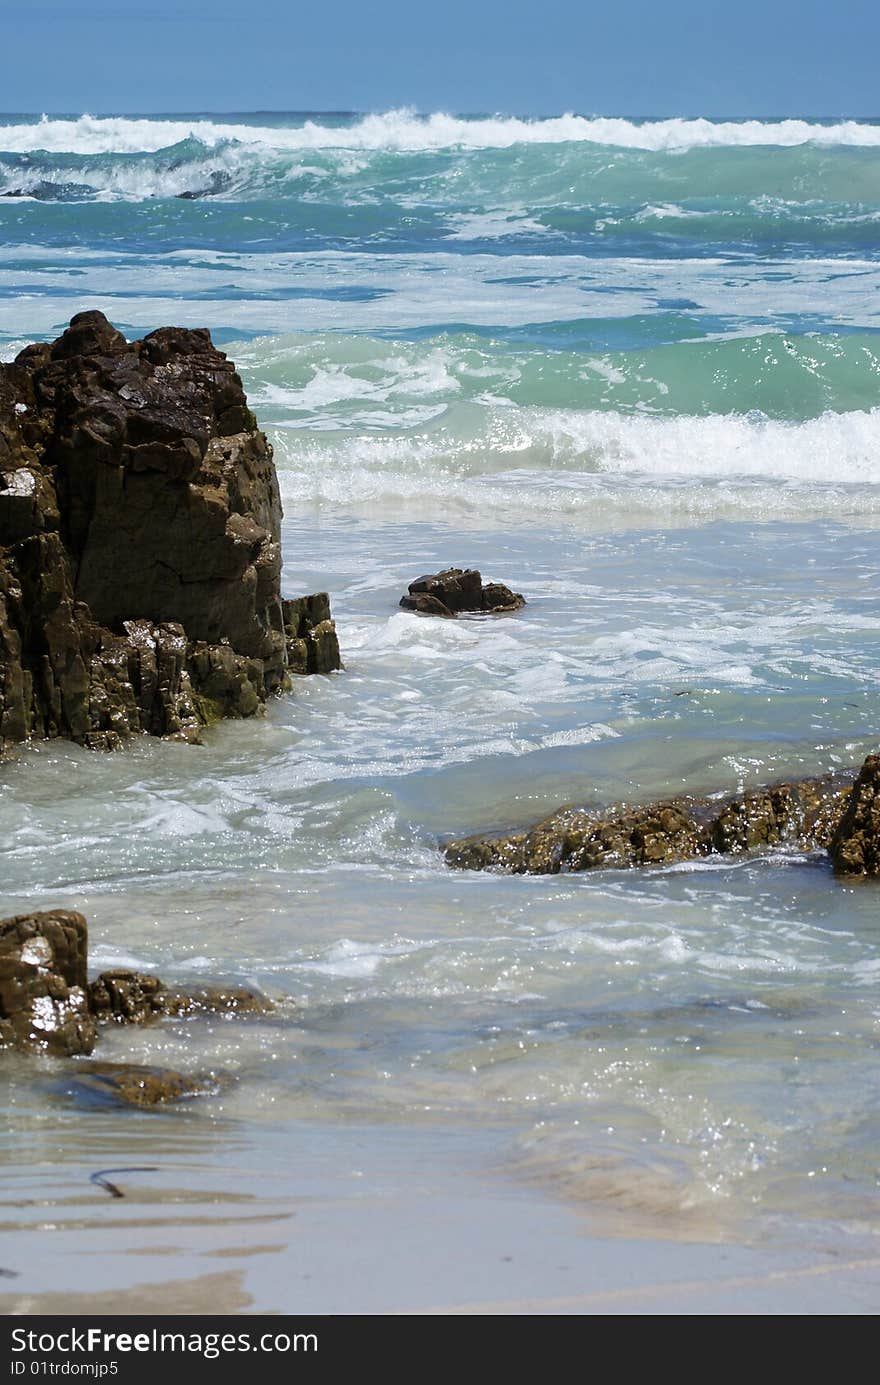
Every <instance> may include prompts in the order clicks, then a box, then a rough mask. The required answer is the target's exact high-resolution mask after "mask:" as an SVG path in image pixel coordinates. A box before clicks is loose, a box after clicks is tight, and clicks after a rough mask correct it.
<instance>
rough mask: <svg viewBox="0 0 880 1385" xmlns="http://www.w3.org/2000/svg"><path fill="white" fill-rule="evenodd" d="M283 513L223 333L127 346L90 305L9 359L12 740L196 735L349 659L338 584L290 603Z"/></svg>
mask: <svg viewBox="0 0 880 1385" xmlns="http://www.w3.org/2000/svg"><path fill="white" fill-rule="evenodd" d="M280 524H281V503H280V498H279V492H278V482H277V477H276V474H275V468H274V465H273V461H272V450H271V448H270V446H269V444H268V442H267V441H266V438H265V436H264V435H263V433H261V432H260V431H259V429H258V428H257V425H256V420H255V419H254V416H253V414H252V413H251V411H250V409H249V408H248V406H247V400H246V398H245V394H244V390H243V388H242V384H241V380H240V379H239V377H238V375H237V374H236V372H235V368H234V366H233V365H232V363H231V362H230V361H228V360H227V359H226V357H225V355H224V354H223V353H222V352H221V351H217V350H216V349H215V347H214V346H213V345H212V343H211V338H210V335H209V334H208V332H207V331H204V330H198V331H188V330H183V329H180V328H162V329H160V330H159V331H157V332H152V333H150V335H149V336H146V337H144V339H143V340H142V341H135V342H127V341H126V340H125V338H124V337H123V336H122V335H121V333H119V332H117V331H115V329H114V328H113V327H111V325H110V323H109V322H108V321H107V319H106V318H105V317H104V316H103V315H102V314H101V313H98V312H89V313H80V314H78V315H77V316H76V317H74V318H73V319H72V320H71V323H70V326H69V327H68V329H67V331H66V332H64V333H63V335H62V336H61V337H59V338H58V340H57V341H55V342H52V343H46V344H39V345H34V346H29V347H26V348H25V350H24V351H22V352H21V353H20V355H19V356H18V357H17V358H16V360H15V361H14V362H13V363H12V364H11V365H0V748H3V747H4V746H7V745H9V744H11V743H13V742H16V741H22V740H25V739H27V738H29V737H51V736H66V737H69V738H70V739H72V740H75V741H79V742H81V743H83V744H85V745H90V746H95V747H101V748H113V747H115V746H117V745H118V744H119V743H120V742H121V741H122V740H123V739H124V738H125V737H127V736H130V735H132V734H134V733H136V732H140V731H145V732H149V733H151V734H154V735H171V736H177V737H182V738H186V739H197V738H198V734H199V730H200V727H201V726H203V725H205V724H206V723H208V722H211V721H213V720H216V719H218V718H220V717H225V716H252V715H253V714H254V713H256V712H258V711H259V710H260V709H261V707H262V706H263V705H264V703H265V702H266V700H267V698H268V697H270V696H271V695H272V694H273V693H277V692H280V691H282V690H284V689H286V688H287V687H288V686H289V675H290V673H291V672H293V671H296V672H309V671H312V669H313V668H314V669H318V668H320V669H321V671H328V670H329V669H331V668H338V667H339V653H338V646H336V642H335V633H334V632H333V630H332V622H330V620H329V606H328V603H327V599H326V597H325V596H319V597H309V598H304V599H303V601H300V602H289V603H284V602H282V600H281V595H280V573H281V549H280V543H279V538H280ZM313 616H317V617H318V618H317V619H316V620H315V621H314V623H313V624H310V618H311V617H313ZM294 627H295V630H294ZM318 627H320V628H318ZM328 627H329V628H328ZM303 643H305V645H306V658H305V659H303V657H302V645H303Z"/></svg>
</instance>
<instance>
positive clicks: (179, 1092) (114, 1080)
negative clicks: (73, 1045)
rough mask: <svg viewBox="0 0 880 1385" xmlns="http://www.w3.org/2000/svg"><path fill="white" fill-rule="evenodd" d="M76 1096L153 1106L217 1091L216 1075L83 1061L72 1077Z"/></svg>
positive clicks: (106, 1102) (118, 1103)
mask: <svg viewBox="0 0 880 1385" xmlns="http://www.w3.org/2000/svg"><path fill="white" fill-rule="evenodd" d="M69 1086H70V1088H71V1089H72V1091H73V1094H74V1096H78V1097H79V1098H80V1099H84V1100H85V1101H86V1103H87V1104H89V1105H94V1104H95V1103H98V1104H111V1105H121V1106H137V1107H139V1108H141V1109H149V1108H151V1107H155V1106H167V1105H168V1104H169V1103H170V1102H174V1101H183V1100H185V1099H186V1098H188V1097H194V1096H201V1095H204V1094H205V1093H207V1092H212V1091H216V1088H217V1084H216V1081H215V1080H214V1079H212V1078H205V1077H188V1076H185V1075H184V1074H183V1073H181V1072H177V1071H176V1069H174V1068H156V1067H146V1066H142V1065H140V1064H137V1063H95V1062H88V1063H81V1064H78V1065H77V1068H76V1072H75V1073H74V1074H73V1075H72V1077H71V1078H70V1081H69Z"/></svg>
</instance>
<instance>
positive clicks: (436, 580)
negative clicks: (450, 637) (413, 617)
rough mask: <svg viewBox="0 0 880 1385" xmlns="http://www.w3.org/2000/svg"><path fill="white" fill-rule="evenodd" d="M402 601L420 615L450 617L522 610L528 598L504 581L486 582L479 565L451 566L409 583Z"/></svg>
mask: <svg viewBox="0 0 880 1385" xmlns="http://www.w3.org/2000/svg"><path fill="white" fill-rule="evenodd" d="M400 604H401V606H402V607H403V609H404V610H405V611H415V612H416V614H417V615H422V616H445V617H447V618H449V617H454V616H456V615H458V613H459V611H476V612H482V613H483V614H486V615H501V614H503V613H504V612H507V611H520V610H522V608H523V606H524V605H525V604H526V599H525V597H524V596H522V594H521V593H520V592H514V591H511V589H510V587H505V586H504V585H503V583H501V582H486V583H484V582H483V579H482V577H481V576H480V574H479V572H477V570H476V568H460V567H448V568H444V570H443V571H442V572H437V573H434V574H432V575H428V576H425V577H417V578H416V580H415V581H414V582H410V584H409V592H408V595H406V596H402V597H401V598H400Z"/></svg>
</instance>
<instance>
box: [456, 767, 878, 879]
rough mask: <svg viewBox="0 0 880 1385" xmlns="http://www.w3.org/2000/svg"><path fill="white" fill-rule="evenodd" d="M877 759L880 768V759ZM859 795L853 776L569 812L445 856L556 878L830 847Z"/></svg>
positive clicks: (463, 843) (476, 840) (466, 843)
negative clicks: (765, 851) (574, 873)
mask: <svg viewBox="0 0 880 1385" xmlns="http://www.w3.org/2000/svg"><path fill="white" fill-rule="evenodd" d="M873 758H875V759H878V763H880V757H873ZM852 789H853V775H852V774H844V773H840V774H828V775H824V776H822V777H821V778H817V779H800V780H795V781H792V782H790V783H784V784H777V785H773V786H771V787H769V788H766V789H756V790H753V791H751V792H749V793H745V794H733V795H728V796H727V797H724V798H716V799H709V798H691V797H687V796H681V797H676V798H670V799H667V800H665V801H662V802H659V803H652V804H648V805H645V806H636V807H630V806H628V805H619V806H618V807H614V808H610V809H591V808H577V807H566V808H561V809H560V810H559V811H558V812H556V813H553V814H552V815H551V816H550V817H548V818H546V819H544V821H543V822H540V823H538V824H537V825H536V826H535V827H533V828H531V829H530V830H527V831H523V832H512V833H506V834H501V835H498V836H495V835H484V834H477V835H475V836H471V837H463V838H460V839H458V840H456V841H452V842H449V843H448V844H447V846H446V848H445V856H446V861H447V864H448V865H450V866H453V867H456V868H458V869H460V870H499V871H506V872H509V873H511V874H515V875H553V874H556V873H557V872H561V871H582V870H594V869H596V868H597V867H602V866H604V867H606V868H618V869H619V868H623V867H628V866H650V865H671V864H675V863H676V862H679V861H687V860H690V859H693V858H695V857H700V856H708V855H712V854H716V853H722V854H729V855H737V854H742V853H744V852H749V851H756V850H760V849H761V848H768V847H772V846H782V845H789V846H792V847H796V848H799V849H802V850H818V849H823V848H828V847H829V846H830V845H831V842H832V838H833V836H834V834H835V831H836V830H837V829H838V824H840V822H841V819H842V818H843V816H844V811H845V809H846V807H847V803H848V801H849V798H850V792H851V790H852Z"/></svg>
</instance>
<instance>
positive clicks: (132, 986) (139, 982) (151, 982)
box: [88, 970, 273, 1024]
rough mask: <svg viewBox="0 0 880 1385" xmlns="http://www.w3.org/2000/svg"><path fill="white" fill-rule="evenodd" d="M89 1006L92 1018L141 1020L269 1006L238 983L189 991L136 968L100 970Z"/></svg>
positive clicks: (261, 1010)
mask: <svg viewBox="0 0 880 1385" xmlns="http://www.w3.org/2000/svg"><path fill="white" fill-rule="evenodd" d="M88 997H89V1008H90V1009H91V1011H92V1014H93V1015H94V1016H95V1018H96V1019H99V1020H112V1021H114V1022H115V1023H117V1024H145V1023H147V1022H148V1021H150V1020H154V1019H160V1018H161V1017H162V1016H163V1015H196V1014H227V1015H234V1014H238V1015H266V1014H269V1013H271V1011H272V1009H273V1006H272V1004H271V1002H270V1001H268V1000H267V999H266V998H265V997H264V996H259V995H256V994H255V993H254V992H253V991H248V990H245V989H244V987H240V986H226V987H223V986H206V987H203V988H200V989H197V990H193V991H183V990H179V989H178V988H176V987H174V986H166V985H165V983H164V982H163V981H160V979H159V977H158V976H153V975H151V974H148V973H144V972H136V971H125V970H117V971H104V972H101V974H100V976H98V977H97V978H96V979H95V980H94V981H92V982H91V984H90V986H89V990H88Z"/></svg>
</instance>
